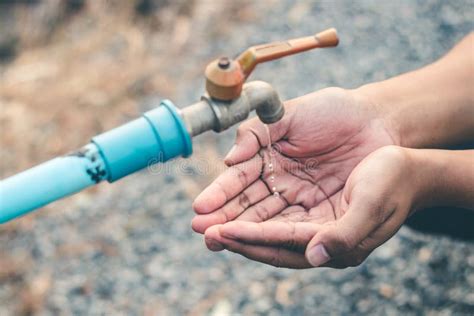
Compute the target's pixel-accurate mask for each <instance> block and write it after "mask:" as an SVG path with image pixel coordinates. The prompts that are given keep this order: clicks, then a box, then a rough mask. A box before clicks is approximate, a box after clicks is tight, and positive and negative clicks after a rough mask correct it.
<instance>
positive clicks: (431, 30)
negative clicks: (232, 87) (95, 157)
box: [0, 0, 474, 316]
mask: <svg viewBox="0 0 474 316" xmlns="http://www.w3.org/2000/svg"><path fill="white" fill-rule="evenodd" d="M473 7H474V3H473V2H472V0H466V1H461V0H460V1H449V2H448V1H433V0H430V1H390V2H388V1H386V2H379V1H357V2H353V1H291V0H260V1H245V0H243V1H225V0H193V1H184V0H183V1H178V0H173V1H171V0H134V1H125V0H124V1H118V0H117V1H112V0H111V1H105V0H98V1H92V0H69V1H60V0H29V1H26V0H25V1H14V0H0V174H1V178H5V177H7V176H10V175H12V174H14V173H16V172H18V171H20V170H23V169H26V168H29V167H31V166H33V165H35V164H38V163H40V162H42V161H45V160H47V159H50V158H52V157H54V156H57V155H61V154H64V153H67V152H69V151H71V150H73V149H75V148H78V147H81V146H82V145H84V144H86V143H87V142H88V141H89V139H90V138H91V137H92V136H94V135H96V134H98V133H100V132H102V131H105V130H108V129H110V128H112V127H114V126H117V125H119V124H121V123H124V122H126V121H128V120H130V119H132V118H134V117H136V116H138V115H139V113H140V112H143V111H146V110H148V109H150V108H152V107H154V106H156V105H157V104H158V102H159V100H161V99H163V98H169V99H171V100H172V101H173V102H174V103H175V104H176V105H177V106H179V107H184V106H186V105H188V104H190V103H193V102H195V101H197V100H198V99H199V97H200V95H201V94H202V92H203V91H204V79H203V70H204V68H205V65H206V64H207V63H208V62H209V61H211V60H212V59H214V58H216V57H218V56H222V55H231V56H233V55H235V54H237V53H239V52H241V51H242V50H244V49H245V48H247V47H248V46H250V45H254V44H258V43H263V42H268V41H273V40H279V39H286V38H291V37H299V36H304V35H310V34H313V33H316V32H318V31H321V30H323V29H326V28H328V27H336V28H337V29H338V31H339V35H340V46H339V47H338V48H336V49H328V50H319V51H314V52H309V53H305V54H301V55H297V56H293V57H288V58H285V59H282V60H279V61H275V62H272V63H269V64H264V65H261V66H259V67H258V69H257V70H256V71H255V72H254V74H253V75H252V78H253V79H260V80H265V81H268V82H270V83H271V84H272V85H273V86H274V87H275V88H276V89H277V91H279V93H280V94H281V96H282V97H283V99H290V98H294V97H297V96H300V95H303V94H306V93H309V92H312V91H314V90H317V89H321V88H324V87H327V86H341V87H345V88H355V87H357V86H359V85H362V84H364V83H367V82H370V81H374V80H382V79H384V78H387V77H390V76H394V75H396V74H399V73H402V72H406V71H409V70H411V69H415V68H417V67H421V66H423V65H425V64H427V63H430V62H432V61H434V60H436V59H437V58H439V57H440V56H442V55H443V54H444V53H445V52H446V51H447V50H448V49H449V48H450V47H452V46H453V45H454V44H455V43H456V42H457V41H459V40H460V39H461V38H462V37H463V36H464V35H466V34H467V33H468V32H469V31H471V30H472V29H473V21H474V12H473ZM234 132H235V129H231V130H229V131H227V132H225V133H222V134H219V135H217V134H214V133H208V134H206V135H203V136H201V137H199V138H197V139H196V140H195V145H194V155H193V158H191V159H189V160H177V161H174V162H170V163H168V164H167V165H166V168H164V169H163V170H160V172H154V173H150V172H149V171H143V172H140V173H138V174H135V175H132V176H129V177H127V178H125V179H123V180H121V181H119V182H117V183H114V184H108V183H104V184H101V185H99V186H98V187H96V188H93V189H89V190H87V191H85V192H82V193H80V194H78V195H75V196H73V197H70V198H68V199H66V200H62V201H58V202H56V203H54V204H52V205H50V206H47V207H45V208H43V209H42V210H41V211H40V212H37V213H34V214H31V215H28V216H26V217H24V218H22V219H19V220H16V221H14V222H12V223H9V224H6V225H2V226H1V227H0V315H2V316H3V315H71V314H74V315H81V314H87V315H213V316H220V315H315V314H316V315H328V314H329V315H350V314H377V315H381V314H386V315H399V314H403V315H411V314H413V315H420V314H428V315H438V314H439V315H451V314H457V315H464V314H465V315H468V314H474V245H473V244H472V243H469V242H466V241H462V240H456V239H452V238H450V237H446V236H434V235H429V234H423V233H420V232H417V231H413V230H411V229H409V228H402V230H401V231H400V232H399V233H398V234H397V235H396V236H395V237H394V238H392V239H391V240H390V241H389V242H388V243H387V244H385V245H384V246H382V247H380V248H379V249H377V250H376V251H375V252H374V253H373V254H372V255H371V256H370V257H369V259H368V260H367V261H366V262H365V263H364V264H362V265H361V266H360V267H357V268H351V269H346V270H328V269H313V270H306V271H291V270H285V269H277V268H273V267H268V266H264V265H262V264H258V263H255V262H251V261H248V260H246V259H244V258H242V257H239V256H237V255H234V254H230V253H219V254H215V253H211V252H209V251H207V250H206V248H205V246H204V243H203V240H202V236H200V235H197V234H195V233H193V232H192V231H191V228H190V221H191V218H192V216H193V212H192V210H191V202H192V199H193V198H194V197H195V196H196V195H197V194H198V193H199V192H200V190H201V189H202V188H203V187H204V186H205V185H206V184H208V183H209V182H210V181H211V180H212V179H213V178H214V177H215V176H216V175H217V174H218V173H219V171H220V170H222V168H223V167H222V163H221V158H222V157H223V155H224V154H225V153H226V151H227V150H228V149H229V148H230V147H231V145H232V142H233V137H234ZM202 161H207V162H208V163H209V162H210V165H212V166H213V168H203V166H202V165H200V162H202ZM206 166H208V165H206ZM204 167H205V166H204Z"/></svg>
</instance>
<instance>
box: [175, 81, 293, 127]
mask: <svg viewBox="0 0 474 316" xmlns="http://www.w3.org/2000/svg"><path fill="white" fill-rule="evenodd" d="M253 110H256V112H257V116H258V117H259V118H260V120H261V121H262V122H263V123H265V124H271V123H275V122H277V121H279V120H280V119H281V118H282V117H283V115H284V113H285V109H284V107H283V103H282V102H281V100H280V98H279V96H278V93H277V92H276V91H275V89H273V87H272V86H271V85H270V84H268V83H266V82H263V81H252V82H249V83H246V84H244V86H243V90H242V93H241V94H240V96H239V97H238V98H236V99H234V100H231V101H221V100H217V99H214V98H211V97H209V96H203V97H202V99H201V101H200V102H198V103H195V104H193V105H190V106H188V107H186V108H184V109H183V110H182V111H181V116H182V118H183V120H184V122H185V124H186V126H187V128H188V132H189V134H190V135H191V136H196V135H199V134H202V133H204V132H206V131H209V130H213V131H215V132H218V133H220V132H222V131H224V130H226V129H228V128H229V127H231V126H232V125H235V124H237V123H239V122H242V121H243V120H245V119H246V118H247V117H248V116H249V114H250V112H251V111H253Z"/></svg>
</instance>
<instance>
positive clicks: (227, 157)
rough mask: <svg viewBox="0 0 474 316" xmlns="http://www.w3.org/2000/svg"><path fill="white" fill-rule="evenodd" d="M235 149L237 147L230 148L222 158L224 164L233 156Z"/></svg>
mask: <svg viewBox="0 0 474 316" xmlns="http://www.w3.org/2000/svg"><path fill="white" fill-rule="evenodd" d="M236 149H237V145H234V146H232V148H231V149H230V150H229V152H228V153H227V155H226V156H225V158H224V161H225V162H228V161H229V159H230V157H232V155H233V153H234V152H235V150H236Z"/></svg>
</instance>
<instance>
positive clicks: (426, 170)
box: [403, 148, 443, 212]
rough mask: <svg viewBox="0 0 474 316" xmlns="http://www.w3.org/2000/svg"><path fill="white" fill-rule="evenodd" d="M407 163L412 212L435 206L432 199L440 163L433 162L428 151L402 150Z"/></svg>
mask: <svg viewBox="0 0 474 316" xmlns="http://www.w3.org/2000/svg"><path fill="white" fill-rule="evenodd" d="M403 150H404V151H405V153H406V156H407V157H408V158H407V160H408V161H409V170H410V172H409V174H410V175H409V181H410V183H413V201H412V212H416V211H417V210H420V209H424V208H428V207H432V206H435V205H436V204H437V203H436V201H435V199H434V197H435V192H436V191H437V187H438V185H437V182H438V180H439V179H440V170H441V169H443V167H442V165H443V164H442V162H436V161H433V159H430V157H429V153H428V152H429V151H428V150H423V149H413V148H403Z"/></svg>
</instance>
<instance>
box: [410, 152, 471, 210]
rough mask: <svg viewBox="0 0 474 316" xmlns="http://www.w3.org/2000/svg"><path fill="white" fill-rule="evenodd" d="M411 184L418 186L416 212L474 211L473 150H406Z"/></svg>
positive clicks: (415, 193)
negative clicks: (441, 208) (444, 208)
mask: <svg viewBox="0 0 474 316" xmlns="http://www.w3.org/2000/svg"><path fill="white" fill-rule="evenodd" d="M405 151H406V153H407V157H409V158H408V160H409V161H410V173H411V175H410V181H411V182H413V183H414V184H415V191H414V198H413V209H414V210H415V211H416V210H418V209H423V208H429V207H437V206H451V207H453V206H454V207H462V208H473V205H474V192H473V191H472V187H474V170H473V169H472V159H473V157H474V151H473V150H458V151H454V150H438V149H410V148H405Z"/></svg>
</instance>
